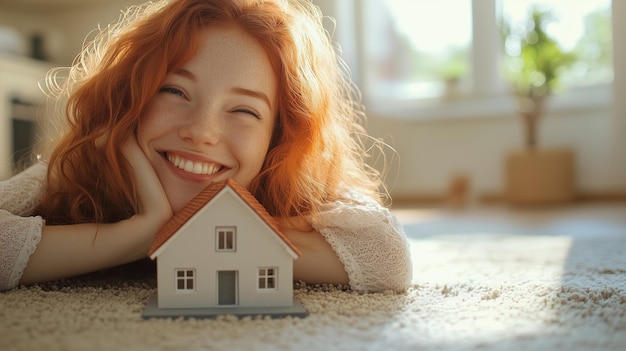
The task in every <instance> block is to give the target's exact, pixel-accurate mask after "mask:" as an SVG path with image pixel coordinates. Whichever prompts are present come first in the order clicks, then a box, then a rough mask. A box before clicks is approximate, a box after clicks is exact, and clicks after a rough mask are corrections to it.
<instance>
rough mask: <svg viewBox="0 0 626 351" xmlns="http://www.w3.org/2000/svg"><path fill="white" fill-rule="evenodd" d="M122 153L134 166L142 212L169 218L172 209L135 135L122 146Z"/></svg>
mask: <svg viewBox="0 0 626 351" xmlns="http://www.w3.org/2000/svg"><path fill="white" fill-rule="evenodd" d="M122 153H123V154H124V156H125V157H126V159H127V160H128V162H129V163H130V165H131V167H132V168H133V173H134V176H135V183H136V186H137V193H138V194H137V195H138V196H139V207H140V214H142V215H148V216H152V215H155V216H156V217H157V218H161V219H163V218H165V219H167V218H169V217H171V216H172V209H171V206H170V204H169V201H168V199H167V195H166V194H165V190H163V186H162V185H161V181H160V180H159V177H158V176H157V174H156V172H155V171H154V168H153V167H152V164H150V161H148V158H147V157H146V156H145V154H144V153H143V151H142V150H141V148H140V147H139V145H138V144H137V140H136V138H135V136H134V135H132V136H131V137H129V138H128V140H127V141H126V143H125V144H124V145H123V147H122Z"/></svg>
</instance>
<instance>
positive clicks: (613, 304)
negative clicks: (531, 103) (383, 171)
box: [0, 226, 626, 351]
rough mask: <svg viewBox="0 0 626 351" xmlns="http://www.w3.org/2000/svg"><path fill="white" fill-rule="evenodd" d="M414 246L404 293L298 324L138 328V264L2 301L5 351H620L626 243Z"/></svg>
mask: <svg viewBox="0 0 626 351" xmlns="http://www.w3.org/2000/svg"><path fill="white" fill-rule="evenodd" d="M414 229H415V227H410V226H409V227H407V230H408V231H409V232H411V231H412V230H414ZM410 235H411V237H412V238H413V239H412V240H411V246H412V252H413V260H414V270H415V272H414V282H415V284H414V286H413V287H412V288H411V289H410V290H409V291H407V292H406V293H402V294H397V293H391V292H388V293H376V294H359V293H355V292H350V291H348V290H346V289H342V288H336V287H310V286H309V287H306V286H302V285H297V290H296V295H297V296H298V297H299V298H300V299H301V301H302V303H303V305H304V306H305V307H306V308H307V309H308V311H309V312H310V315H309V316H308V317H307V318H305V319H293V318H286V319H279V320H270V319H264V318H244V319H241V320H238V319H236V318H230V317H224V318H219V319H217V320H182V319H177V320H163V319H159V320H143V319H142V318H141V313H142V311H143V308H144V305H145V302H146V299H147V298H148V297H149V296H150V295H151V294H152V293H153V292H154V286H155V282H154V278H153V275H152V274H148V276H147V277H146V276H145V274H143V273H142V272H143V271H145V270H146V269H147V270H148V271H150V270H151V269H152V266H151V265H146V263H143V264H140V265H133V266H131V267H124V268H123V269H117V270H113V271H109V272H103V273H98V274H92V275H89V276H86V277H81V278H80V279H71V280H65V281H61V282H54V283H47V284H42V285H39V286H31V287H22V288H19V289H16V290H13V291H10V292H7V293H1V294H0V350H46V351H52V350H67V351H69V350H350V351H353V350H503V351H504V350H506V351H510V350H564V351H577V350H581V351H582V350H585V351H587V350H620V351H623V350H626V232H622V233H617V232H616V233H609V234H604V235H594V233H588V235H581V234H580V233H579V234H576V235H574V236H567V235H553V236H539V235H524V234H506V233H500V234H484V233H482V234H481V233H476V232H474V233H467V234H454V235H419V234H410Z"/></svg>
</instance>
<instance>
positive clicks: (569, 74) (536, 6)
mask: <svg viewBox="0 0 626 351" xmlns="http://www.w3.org/2000/svg"><path fill="white" fill-rule="evenodd" d="M501 7H502V11H501V12H502V15H501V21H502V22H503V23H505V24H507V25H508V26H509V27H510V30H511V33H512V35H510V36H509V40H506V41H505V45H504V53H505V54H506V56H509V57H515V56H516V55H518V54H519V39H520V36H521V35H519V33H520V32H523V31H524V29H525V27H527V26H528V24H529V23H528V20H527V19H528V16H529V14H530V13H532V12H533V11H540V12H541V11H543V12H546V15H547V17H548V18H546V21H547V23H546V24H545V29H546V32H547V34H548V35H550V36H551V37H552V38H554V39H555V40H556V41H557V43H558V45H559V47H560V48H561V49H562V50H563V51H564V52H567V53H572V54H573V55H574V57H575V59H576V61H575V63H574V64H573V65H572V66H571V67H568V68H567V69H565V70H564V71H563V73H562V81H563V86H564V88H573V87H576V86H585V85H592V84H598V83H610V82H611V81H612V79H613V69H612V67H613V64H612V52H611V48H612V45H611V38H612V35H611V2H610V0H596V1H563V0H550V1H538V0H501Z"/></svg>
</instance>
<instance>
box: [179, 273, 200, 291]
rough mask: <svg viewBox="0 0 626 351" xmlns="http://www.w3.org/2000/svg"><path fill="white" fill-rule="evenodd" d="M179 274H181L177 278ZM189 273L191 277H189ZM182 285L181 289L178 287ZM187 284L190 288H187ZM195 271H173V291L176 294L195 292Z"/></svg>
mask: <svg viewBox="0 0 626 351" xmlns="http://www.w3.org/2000/svg"><path fill="white" fill-rule="evenodd" d="M179 273H183V275H182V276H179ZM189 273H191V275H189ZM180 282H182V283H183V285H184V286H183V288H181V287H180V286H179V283H180ZM189 282H191V285H192V287H191V288H189ZM196 283H197V281H196V269H195V268H175V269H174V289H175V291H176V292H177V293H192V292H195V291H196V286H197V284H196Z"/></svg>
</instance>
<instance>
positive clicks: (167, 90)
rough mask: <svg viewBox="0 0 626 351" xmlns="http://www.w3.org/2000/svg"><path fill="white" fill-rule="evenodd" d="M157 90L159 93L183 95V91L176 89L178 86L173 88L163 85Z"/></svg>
mask: <svg viewBox="0 0 626 351" xmlns="http://www.w3.org/2000/svg"><path fill="white" fill-rule="evenodd" d="M159 92H161V93H168V94H174V95H178V96H180V97H185V93H184V92H183V91H182V90H180V89H178V88H174V87H163V88H161V89H160V90H159Z"/></svg>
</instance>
